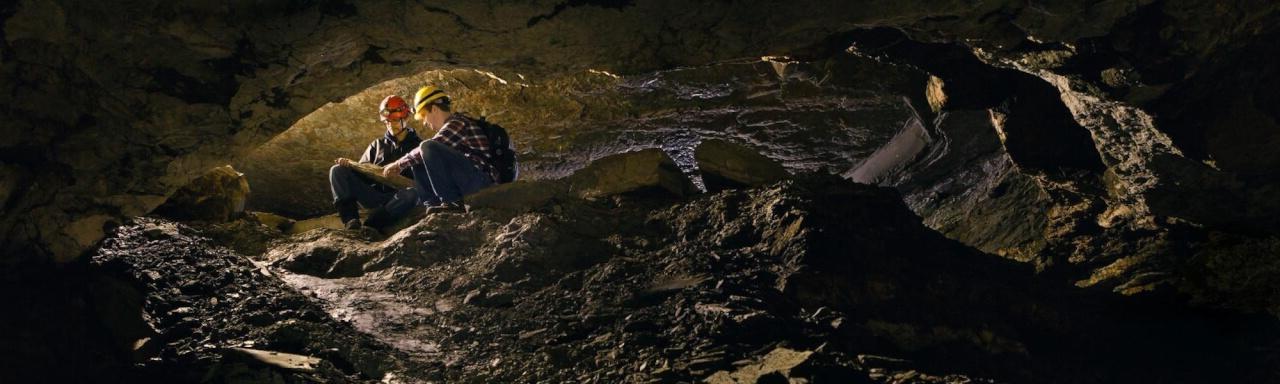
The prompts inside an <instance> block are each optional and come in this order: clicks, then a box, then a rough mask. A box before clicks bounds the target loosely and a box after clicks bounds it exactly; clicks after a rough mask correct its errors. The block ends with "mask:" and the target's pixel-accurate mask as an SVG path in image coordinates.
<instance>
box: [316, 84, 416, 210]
mask: <svg viewBox="0 0 1280 384" xmlns="http://www.w3.org/2000/svg"><path fill="white" fill-rule="evenodd" d="M378 113H379V115H380V116H381V120H382V123H383V125H385V126H386V128H387V131H386V133H385V134H383V135H382V137H379V138H377V139H375V140H373V142H372V143H369V147H368V148H366V149H365V151H364V155H361V156H360V160H359V162H360V163H372V164H377V165H379V166H385V165H387V164H390V163H392V162H395V161H396V160H398V159H400V158H401V157H403V156H404V155H405V154H407V153H409V151H411V150H413V149H415V148H417V147H418V145H419V144H421V143H422V139H421V138H419V137H418V133H417V132H415V131H414V130H413V128H410V127H409V124H408V120H409V116H410V115H411V114H412V111H411V110H410V108H409V103H406V102H405V101H404V99H403V98H401V97H400V96H396V95H391V96H387V97H386V98H384V99H382V104H381V105H380V106H379V107H378ZM333 162H334V165H333V167H330V168H329V187H330V189H331V190H332V191H333V205H334V207H335V208H337V210H338V217H339V218H341V219H342V223H343V224H344V225H346V227H347V228H348V229H359V228H360V226H361V225H362V224H363V225H365V226H369V227H374V228H378V227H381V226H383V225H386V224H390V223H391V221H393V220H395V219H398V218H400V217H402V216H404V215H405V214H407V213H408V212H409V211H410V210H412V209H413V207H414V206H415V205H417V204H418V201H419V196H418V193H417V191H415V190H414V189H413V188H405V189H397V188H395V187H391V186H388V185H385V184H380V183H376V182H374V181H373V180H371V179H369V178H368V177H366V176H364V175H362V174H360V173H359V172H357V171H356V170H354V169H352V168H351V167H350V166H349V165H351V163H352V161H351V160H350V159H347V158H342V157H340V158H337V159H335V160H334V161H333ZM401 175H402V176H405V177H409V178H412V177H413V173H412V172H409V171H407V170H406V172H401ZM357 203H358V204H359V205H362V206H364V207H365V208H368V209H371V210H372V211H371V212H370V213H369V217H368V218H367V219H365V221H364V222H363V223H361V222H360V209H359V207H358V206H357V205H356V204H357Z"/></svg>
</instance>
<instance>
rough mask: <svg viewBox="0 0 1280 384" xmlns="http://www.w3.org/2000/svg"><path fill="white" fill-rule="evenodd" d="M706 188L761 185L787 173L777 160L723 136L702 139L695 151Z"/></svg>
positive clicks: (780, 177)
mask: <svg viewBox="0 0 1280 384" xmlns="http://www.w3.org/2000/svg"><path fill="white" fill-rule="evenodd" d="M694 159H696V161H697V162H698V171H700V172H701V173H702V181H703V183H704V184H705V185H706V187H707V189H708V190H715V189H720V187H724V186H760V185H764V184H768V183H772V182H775V181H778V180H782V179H784V178H786V177H788V176H789V174H788V173H787V170H786V169H785V168H783V167H782V164H779V163H778V162H777V161H774V160H773V159H770V158H768V157H765V156H764V155H761V154H760V152H757V151H755V150H752V149H751V148H747V147H744V146H741V145H738V144H734V143H731V142H728V141H724V140H716V139H712V140H703V141H702V144H699V145H698V149H697V151H695V152H694Z"/></svg>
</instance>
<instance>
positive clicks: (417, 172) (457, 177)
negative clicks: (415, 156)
mask: <svg viewBox="0 0 1280 384" xmlns="http://www.w3.org/2000/svg"><path fill="white" fill-rule="evenodd" d="M418 148H420V149H421V150H422V160H423V161H422V164H421V165H414V166H413V184H414V185H415V186H417V188H418V190H421V191H431V192H433V193H424V196H423V197H424V198H423V199H422V201H423V202H424V203H426V204H430V205H435V204H439V203H452V202H455V201H458V200H462V197H463V196H466V195H470V194H472V193H475V192H476V191H479V190H481V189H483V188H485V187H488V186H490V185H492V184H493V178H492V177H490V176H489V174H487V173H484V172H483V171H481V170H480V169H479V168H476V166H475V164H474V163H472V162H471V159H468V158H467V157H466V156H463V155H462V153H460V152H458V151H457V150H455V149H453V148H450V147H449V146H448V145H444V144H441V143H440V142H438V141H435V140H424V141H423V142H422V144H419V145H418ZM427 195H431V196H427Z"/></svg>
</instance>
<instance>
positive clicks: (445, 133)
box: [383, 120, 463, 173]
mask: <svg viewBox="0 0 1280 384" xmlns="http://www.w3.org/2000/svg"><path fill="white" fill-rule="evenodd" d="M462 126H463V125H462V123H461V122H459V121H457V120H450V121H449V122H447V123H445V125H444V127H441V128H440V131H439V132H436V135H435V136H432V137H431V139H429V140H435V141H437V142H439V143H440V144H444V145H448V146H450V147H454V148H456V146H457V145H458V143H459V142H461V141H462V135H460V134H458V130H459V129H460V128H461V127H462ZM415 164H422V147H418V148H414V149H413V150H412V151H409V153H406V154H405V155H404V156H402V157H400V159H399V160H396V161H394V162H392V163H391V164H388V165H387V170H384V171H383V172H384V173H387V172H391V171H392V170H394V172H400V170H403V169H405V168H409V167H410V166H413V165H415ZM391 166H395V168H391Z"/></svg>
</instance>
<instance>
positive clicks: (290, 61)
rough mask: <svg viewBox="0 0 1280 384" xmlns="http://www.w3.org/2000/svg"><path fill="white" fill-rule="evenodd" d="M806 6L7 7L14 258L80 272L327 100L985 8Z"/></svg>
mask: <svg viewBox="0 0 1280 384" xmlns="http://www.w3.org/2000/svg"><path fill="white" fill-rule="evenodd" d="M800 5H801V4H745V3H736V2H723V3H713V4H706V5H703V6H700V8H699V10H698V12H690V11H689V9H688V8H687V7H689V6H690V5H689V4H686V3H683V2H674V1H644V2H601V3H594V2H581V3H577V2H570V3H551V2H537V3H529V4H482V3H458V4H434V3H408V4H406V3H403V2H396V1H386V2H361V3H359V4H353V3H346V2H341V1H317V2H288V3H259V2H233V3H229V4H228V3H225V2H183V3H172V2H159V1H140V2H130V3H126V4H112V3H84V2H70V1H55V0H24V1H20V2H18V3H16V4H9V5H6V6H4V7H3V11H2V12H0V15H3V24H4V28H3V30H4V36H3V41H4V44H3V47H2V48H0V52H3V54H2V57H3V65H2V67H3V70H2V71H0V73H2V74H0V76H3V79H4V81H3V82H2V83H3V84H4V87H6V88H7V89H6V91H7V92H2V94H3V96H0V98H3V99H2V100H0V101H3V105H4V108H3V111H2V112H3V116H2V118H3V119H4V120H5V121H6V124H5V125H4V126H3V129H4V132H2V133H3V134H2V135H0V137H3V139H2V140H4V141H3V142H0V147H3V149H4V153H5V156H4V167H0V169H3V171H0V175H3V176H4V179H3V180H4V183H3V184H2V185H3V186H4V187H3V188H0V191H3V193H0V196H4V197H5V198H6V201H5V204H4V212H3V220H0V234H3V235H0V236H3V244H4V253H5V254H6V255H7V256H8V257H6V258H5V259H6V261H15V260H20V259H23V258H25V257H26V256H36V257H37V258H41V257H44V256H52V257H53V258H54V259H55V260H58V261H68V260H72V259H74V258H76V257H77V256H79V255H80V254H81V252H83V251H84V250H85V249H87V248H89V247H92V246H93V245H94V244H95V243H96V242H97V241H98V240H99V239H101V238H102V235H103V229H104V228H103V227H104V226H110V225H111V223H112V222H114V221H115V220H116V219H117V218H119V217H122V216H134V215H140V214H144V213H146V212H148V211H150V210H151V209H152V208H154V207H155V206H157V205H159V204H160V203H161V202H163V201H164V198H165V196H167V195H168V194H169V193H171V192H172V191H173V190H175V189H176V188H178V187H180V186H181V185H183V184H184V183H185V182H186V181H188V180H190V179H191V178H193V177H195V176H197V175H199V174H200V173H201V172H203V171H204V170H206V169H209V168H211V167H213V166H216V165H221V164H225V163H227V162H229V161H234V159H236V158H239V157H241V156H243V155H244V154H245V153H246V151H248V150H249V149H252V148H254V147H256V146H257V145H260V144H262V143H264V142H266V141H267V140H269V139H270V138H272V137H274V136H275V135H276V134H278V133H280V132H282V131H283V130H285V129H286V128H288V127H289V126H291V125H292V124H293V123H294V122H296V121H297V120H298V119H299V118H301V117H302V116H304V115H305V114H307V113H310V112H311V111H313V110H315V109H316V108H318V107H320V106H321V105H323V104H325V103H327V102H331V101H339V100H341V99H342V98H344V97H346V96H347V95H351V94H353V93H355V92H356V91H358V90H360V89H364V88H366V87H368V86H369V85H371V84H376V83H378V82H381V81H384V80H386V79H390V78H394V77H400V76H404V75H410V74H414V73H419V72H421V71H422V70H424V69H429V68H451V67H456V66H460V65H466V66H474V67H481V68H506V69H514V70H520V71H525V72H528V73H530V74H540V73H555V72H560V71H578V70H585V69H588V68H599V69H604V70H609V71H613V72H617V73H632V72H637V71H644V70H654V69H660V68H673V67H678V66H684V65H695V64H701V63H707V62H711V61H715V60H721V59H729V58H738V57H758V56H761V55H765V54H779V53H789V52H792V51H795V50H798V49H800V48H804V47H808V46H810V45H811V44H813V43H814V42H815V41H821V40H822V39H823V38H825V37H827V36H831V35H833V34H835V33H837V32H841V31H844V30H849V29H852V28H853V27H854V26H856V25H858V24H859V23H875V22H885V21H887V20H886V19H885V18H883V17H882V16H881V15H885V14H889V15H896V16H897V17H901V18H903V19H917V18H921V17H925V16H926V15H929V14H933V13H936V12H953V13H965V12H969V11H971V10H970V9H969V8H968V6H965V5H963V4H962V3H961V2H950V3H946V4H933V5H930V6H928V7H925V6H923V5H924V3H923V2H918V3H914V4H895V5H892V6H890V5H882V6H877V7H850V6H847V5H844V4H835V3H827V2H812V3H808V4H803V6H800ZM886 8H888V9H886ZM654 20H660V21H661V22H658V23H655V22H653V21H654ZM49 106H58V108H56V109H54V108H49Z"/></svg>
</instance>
